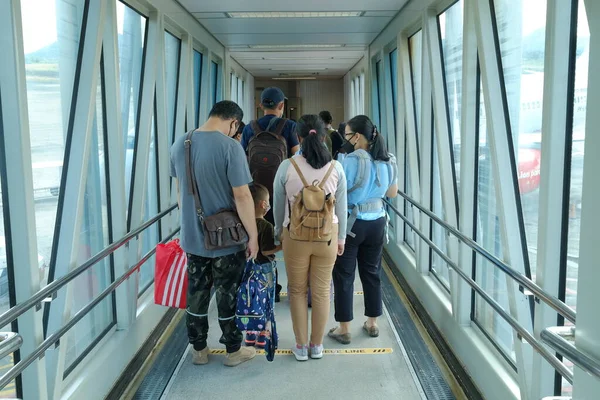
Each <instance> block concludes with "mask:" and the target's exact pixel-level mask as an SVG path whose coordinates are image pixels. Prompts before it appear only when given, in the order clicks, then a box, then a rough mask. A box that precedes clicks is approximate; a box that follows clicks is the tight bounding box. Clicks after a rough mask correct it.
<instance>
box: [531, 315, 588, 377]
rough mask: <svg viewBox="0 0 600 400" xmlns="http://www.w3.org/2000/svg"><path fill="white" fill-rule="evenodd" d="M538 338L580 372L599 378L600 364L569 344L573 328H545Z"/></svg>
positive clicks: (573, 336)
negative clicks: (580, 370) (579, 369)
mask: <svg viewBox="0 0 600 400" xmlns="http://www.w3.org/2000/svg"><path fill="white" fill-rule="evenodd" d="M540 338H541V339H542V341H543V342H544V343H546V344H547V345H548V346H550V347H551V348H553V349H554V350H555V351H556V352H557V353H558V354H560V355H561V356H563V357H565V358H567V359H569V360H570V361H571V362H573V364H575V365H576V366H578V367H579V368H581V369H582V370H584V371H586V372H588V373H589V374H591V375H593V376H595V377H596V378H600V362H599V361H598V360H595V359H594V358H592V357H590V356H588V355H587V354H585V353H584V352H582V351H581V350H579V349H577V347H575V345H574V344H573V343H572V342H571V340H574V339H575V327H573V326H554V327H550V328H546V329H544V330H543V331H542V332H541V334H540ZM568 339H571V340H568Z"/></svg>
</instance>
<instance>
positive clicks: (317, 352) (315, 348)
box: [310, 343, 323, 360]
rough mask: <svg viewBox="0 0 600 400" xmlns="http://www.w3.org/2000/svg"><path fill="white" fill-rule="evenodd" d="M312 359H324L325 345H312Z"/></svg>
mask: <svg viewBox="0 0 600 400" xmlns="http://www.w3.org/2000/svg"><path fill="white" fill-rule="evenodd" d="M310 358H313V359H315V360H318V359H320V358H323V345H322V344H319V345H315V344H312V343H311V344H310Z"/></svg>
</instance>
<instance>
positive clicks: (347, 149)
mask: <svg viewBox="0 0 600 400" xmlns="http://www.w3.org/2000/svg"><path fill="white" fill-rule="evenodd" d="M340 151H341V152H342V153H346V154H350V153H352V152H353V151H354V145H353V144H352V143H351V142H350V141H349V140H346V141H345V142H344V144H342V148H341V149H340Z"/></svg>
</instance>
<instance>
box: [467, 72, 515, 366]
mask: <svg viewBox="0 0 600 400" xmlns="http://www.w3.org/2000/svg"><path fill="white" fill-rule="evenodd" d="M480 87H482V85H481V83H480ZM479 97H480V103H479V104H480V106H479V107H480V110H479V151H478V154H479V156H478V169H477V203H476V207H477V212H476V217H477V226H476V240H477V243H479V244H480V245H481V246H482V247H483V248H484V249H486V250H487V251H489V252H490V253H491V254H492V255H494V256H495V257H497V258H499V259H501V260H502V258H503V254H502V239H501V233H500V232H501V226H500V217H499V213H498V204H497V196H496V186H495V178H494V163H493V162H492V159H491V148H490V144H489V142H488V140H487V136H486V133H487V129H486V123H487V122H486V115H485V104H484V99H483V93H481V91H480V93H479ZM475 281H476V282H477V283H478V284H479V285H480V286H481V288H482V289H483V290H485V291H486V292H487V293H489V294H490V295H491V296H492V298H493V299H494V300H496V301H497V302H498V303H499V304H500V305H501V306H502V307H503V308H504V309H505V310H508V309H509V308H508V291H507V285H506V275H505V274H504V273H503V272H502V271H500V270H499V269H498V268H495V266H494V265H493V264H491V263H490V262H489V261H487V260H485V258H483V257H482V256H480V255H477V256H476V260H475ZM473 314H474V321H475V322H476V323H477V325H478V326H479V327H480V328H481V329H482V330H483V332H484V333H485V334H486V336H488V338H490V340H491V341H492V343H493V344H494V345H495V346H497V347H498V348H499V350H500V351H501V353H502V354H504V355H505V356H506V358H507V359H508V360H510V362H512V363H513V364H514V361H515V354H514V349H513V334H512V333H513V332H512V327H511V326H510V325H509V324H508V322H506V321H505V320H504V319H503V318H502V317H501V316H500V315H499V314H498V313H496V312H495V311H494V309H493V308H492V307H491V306H490V305H488V303H487V302H485V300H483V299H482V298H481V297H480V296H479V295H475V310H474V313H473Z"/></svg>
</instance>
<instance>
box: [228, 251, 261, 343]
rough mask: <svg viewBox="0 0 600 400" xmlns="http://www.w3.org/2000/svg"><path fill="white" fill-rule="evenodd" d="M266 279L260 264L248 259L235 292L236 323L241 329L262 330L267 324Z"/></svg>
mask: <svg viewBox="0 0 600 400" xmlns="http://www.w3.org/2000/svg"><path fill="white" fill-rule="evenodd" d="M268 291H269V288H268V281H267V277H266V276H265V274H264V273H263V272H262V269H261V267H260V264H256V263H254V262H253V261H248V262H247V264H246V270H245V271H244V276H243V278H242V282H241V283H240V287H239V289H238V294H237V308H236V311H235V316H236V324H237V327H238V329H239V330H241V331H262V330H264V329H265V327H266V326H267V302H268V301H269V293H268Z"/></svg>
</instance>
